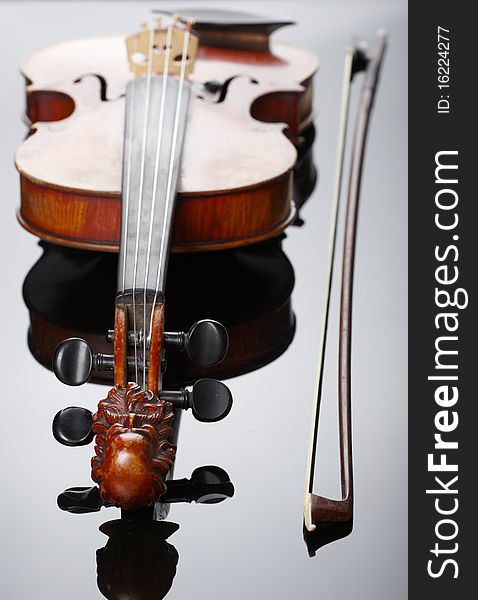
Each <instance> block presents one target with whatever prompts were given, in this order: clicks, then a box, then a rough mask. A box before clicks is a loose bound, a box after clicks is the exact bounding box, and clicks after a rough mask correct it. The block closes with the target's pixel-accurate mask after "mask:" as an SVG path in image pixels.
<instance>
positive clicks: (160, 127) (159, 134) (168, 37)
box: [143, 25, 173, 382]
mask: <svg viewBox="0 0 478 600" xmlns="http://www.w3.org/2000/svg"><path fill="white" fill-rule="evenodd" d="M172 31H173V29H172V26H171V25H169V26H168V29H167V33H166V52H165V56H164V66H163V81H162V84H161V103H160V109H159V120H158V130H157V142H156V155H155V161H154V177H153V191H152V204H151V214H150V220H149V233H148V250H147V254H146V269H145V273H144V294H143V324H144V328H145V329H146V300H147V288H148V279H149V269H150V259H151V246H152V239H153V223H154V214H155V210H156V193H157V188H158V174H159V158H160V154H161V142H162V137H163V135H162V134H163V123H164V109H165V105H166V93H167V86H168V68H169V59H170V55H171V38H172ZM151 311H152V312H153V311H154V304H153V305H152V307H151ZM151 322H152V319H151ZM145 333H146V331H145ZM147 337H148V341H149V340H150V337H151V331H150V332H149V334H148V336H146V335H143V381H144V382H145V381H146V356H147V354H146V350H147V348H146V341H147V340H146V338H147Z"/></svg>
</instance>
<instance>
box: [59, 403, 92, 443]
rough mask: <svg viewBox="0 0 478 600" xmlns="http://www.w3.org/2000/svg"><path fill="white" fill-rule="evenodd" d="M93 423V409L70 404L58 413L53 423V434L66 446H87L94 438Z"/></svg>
mask: <svg viewBox="0 0 478 600" xmlns="http://www.w3.org/2000/svg"><path fill="white" fill-rule="evenodd" d="M92 423H93V415H92V414H91V411H89V410H88V409H86V408H80V407H78V406H70V407H69V408H64V409H63V410H60V411H59V412H57V413H56V415H55V418H54V419H53V425H52V429H53V436H54V438H55V439H56V441H57V442H60V444H63V445H64V446H86V444H89V443H90V442H92V441H93V438H94V433H93V431H92V429H91V425H92Z"/></svg>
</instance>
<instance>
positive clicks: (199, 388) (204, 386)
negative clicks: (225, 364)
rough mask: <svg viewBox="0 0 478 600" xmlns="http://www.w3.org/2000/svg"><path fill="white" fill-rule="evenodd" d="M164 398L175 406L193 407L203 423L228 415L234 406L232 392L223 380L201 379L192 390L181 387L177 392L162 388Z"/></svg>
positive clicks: (161, 396) (184, 408)
mask: <svg viewBox="0 0 478 600" xmlns="http://www.w3.org/2000/svg"><path fill="white" fill-rule="evenodd" d="M159 396H160V398H161V399H162V400H165V401H166V402H170V403H171V404H172V405H173V406H174V407H175V408H181V409H183V410H188V409H189V408H191V409H192V411H193V415H194V417H195V418H196V419H197V420H198V421H202V422H203V423H214V422H216V421H221V419H224V417H227V415H228V414H229V411H230V410H231V407H232V394H231V392H230V390H229V388H228V387H227V385H224V383H222V382H221V381H216V380H215V379H200V380H199V381H196V383H195V384H194V385H193V387H192V390H191V391H189V390H187V389H181V390H179V391H175V392H168V391H164V390H162V391H161V392H160V393H159Z"/></svg>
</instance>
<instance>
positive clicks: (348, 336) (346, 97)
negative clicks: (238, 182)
mask: <svg viewBox="0 0 478 600" xmlns="http://www.w3.org/2000/svg"><path fill="white" fill-rule="evenodd" d="M386 42H387V37H386V34H385V33H384V32H381V31H380V32H378V34H377V39H376V44H375V48H374V51H373V54H372V56H371V57H370V58H368V57H367V56H366V55H365V53H364V52H363V51H362V50H361V49H358V48H349V49H347V52H346V58H345V67H344V79H343V92H342V107H341V117H340V128H339V141H338V150H337V170H336V179H335V193H334V200H333V206H332V214H331V223H330V236H329V254H328V262H327V265H328V267H327V271H326V275H325V287H324V289H325V302H324V309H323V314H322V326H321V333H320V336H321V337H320V344H319V357H318V378H317V397H316V401H315V403H314V405H313V412H312V427H311V434H310V439H309V453H308V459H307V472H306V481H305V494H304V526H305V534H307V533H309V534H310V533H312V532H316V531H317V532H318V528H319V527H320V526H321V525H325V526H326V527H329V528H330V526H334V525H335V526H343V525H344V524H347V523H348V524H350V523H351V521H352V519H353V462H352V422H351V340H352V296H353V278H354V262H355V246H356V237H357V217H358V209H359V199H360V187H361V180H362V171H363V163H364V156H365V146H366V141H367V134H368V130H369V124H370V116H371V112H372V107H373V102H374V98H375V93H376V89H377V85H378V81H379V75H380V70H381V66H382V63H383V58H384V54H385V48H386ZM360 71H364V72H365V79H364V84H363V89H362V93H361V99H360V104H359V108H358V114H357V123H356V130H355V136H354V141H353V146H352V154H351V161H350V175H349V185H348V192H347V205H346V215H345V231H344V240H343V259H342V284H341V300H340V317H339V360H338V412H339V442H340V480H341V492H342V494H341V496H342V497H341V498H340V499H339V500H335V499H330V498H326V497H324V496H319V495H316V494H314V493H313V486H314V471H315V464H316V453H317V439H318V431H319V413H320V403H321V398H322V388H323V379H324V362H325V360H324V359H325V350H326V344H327V330H328V322H329V309H330V297H331V289H332V281H333V268H334V258H335V252H336V246H337V222H338V214H339V205H340V197H341V189H342V175H343V164H344V154H345V142H346V134H347V124H348V116H349V107H350V90H351V83H352V79H353V77H354V75H355V74H356V73H358V72H360ZM350 531H351V528H350V527H349V528H348V530H347V532H346V533H345V535H348V533H350ZM340 537H344V535H338V536H337V537H336V538H335V539H338V538H340ZM306 541H307V539H306ZM327 541H329V540H326V541H322V543H319V546H320V545H323V544H324V543H327ZM330 541H332V540H330ZM311 555H313V554H311Z"/></svg>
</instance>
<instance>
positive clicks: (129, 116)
mask: <svg viewBox="0 0 478 600" xmlns="http://www.w3.org/2000/svg"><path fill="white" fill-rule="evenodd" d="M135 41H136V43H135V47H136V49H137V46H138V41H137V40H135ZM135 90H136V87H135V86H134V84H133V85H131V98H130V99H129V102H128V114H127V118H126V123H129V127H132V125H133V115H134V105H135V102H134V98H135ZM131 159H132V144H131V143H130V144H128V154H127V157H126V182H125V183H126V185H125V187H126V190H125V195H124V202H125V210H124V215H125V219H124V221H125V223H124V230H123V240H124V241H123V243H124V244H125V248H124V251H123V280H122V285H121V293H122V297H123V304H124V306H125V305H126V302H125V288H126V256H127V254H128V252H127V250H128V224H129V219H128V214H129V199H130V192H131V164H132V160H131Z"/></svg>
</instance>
